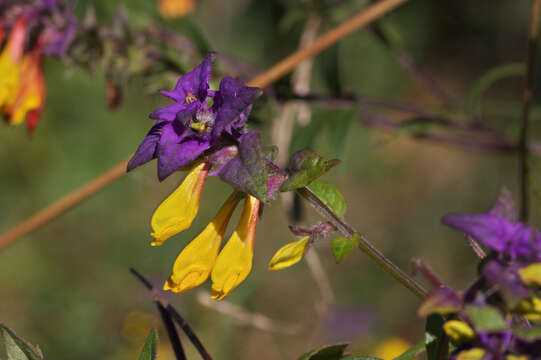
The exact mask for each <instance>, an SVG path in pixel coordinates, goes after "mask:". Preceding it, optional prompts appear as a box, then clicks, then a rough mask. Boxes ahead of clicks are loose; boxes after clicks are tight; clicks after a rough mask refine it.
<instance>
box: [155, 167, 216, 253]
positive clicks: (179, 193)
mask: <svg viewBox="0 0 541 360" xmlns="http://www.w3.org/2000/svg"><path fill="white" fill-rule="evenodd" d="M209 168H210V164H209V163H205V162H203V163H200V164H196V165H195V166H194V167H193V168H192V169H191V170H190V172H189V173H188V175H187V176H186V178H185V179H184V181H183V182H182V184H180V186H179V187H178V188H177V189H176V190H175V191H174V192H173V193H172V194H171V195H169V197H167V199H165V200H164V201H163V202H162V203H161V204H160V206H158V208H157V209H156V211H154V215H152V220H151V226H152V230H153V231H154V232H153V233H151V234H150V235H152V237H153V238H154V240H153V241H152V242H151V243H150V245H152V246H159V245H161V244H163V242H164V241H165V240H167V239H168V238H170V237H171V236H173V235H176V234H178V233H179V232H181V231H183V230H186V229H187V228H189V227H190V225H191V224H192V221H193V219H195V216H196V215H197V211H198V210H199V200H200V198H201V191H202V190H203V184H204V183H205V179H206V178H207V174H208V171H209Z"/></svg>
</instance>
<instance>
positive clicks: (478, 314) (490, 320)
mask: <svg viewBox="0 0 541 360" xmlns="http://www.w3.org/2000/svg"><path fill="white" fill-rule="evenodd" d="M466 314H468V317H469V318H470V320H471V322H472V324H473V327H474V328H475V331H496V330H504V329H506V328H507V325H506V324H505V320H504V319H503V316H502V315H501V314H500V312H499V311H498V310H497V309H496V308H494V307H490V306H483V307H478V306H467V307H466Z"/></svg>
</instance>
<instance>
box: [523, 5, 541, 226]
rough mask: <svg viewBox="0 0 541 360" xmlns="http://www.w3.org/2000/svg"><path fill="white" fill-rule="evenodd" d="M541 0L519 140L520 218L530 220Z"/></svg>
mask: <svg viewBox="0 0 541 360" xmlns="http://www.w3.org/2000/svg"><path fill="white" fill-rule="evenodd" d="M540 7H541V0H533V1H532V9H531V20H530V32H529V38H528V60H527V66H528V67H527V73H526V85H525V87H524V94H523V107H522V128H521V131H520V140H519V181H520V220H522V221H528V215H529V214H528V212H529V199H528V195H529V182H530V179H529V174H530V168H529V165H528V129H529V117H530V106H531V103H532V92H533V82H534V64H535V53H536V50H537V39H538V33H539V8H540Z"/></svg>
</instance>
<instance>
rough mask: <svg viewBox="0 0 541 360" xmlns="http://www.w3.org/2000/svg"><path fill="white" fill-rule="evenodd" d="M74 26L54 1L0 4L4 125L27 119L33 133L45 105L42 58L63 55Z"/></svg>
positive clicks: (67, 12) (0, 108)
mask: <svg viewBox="0 0 541 360" xmlns="http://www.w3.org/2000/svg"><path fill="white" fill-rule="evenodd" d="M58 15H61V16H58ZM53 18H54V19H55V21H53ZM56 19H59V20H56ZM74 24H75V20H74V17H73V15H72V13H71V9H69V8H67V7H66V6H61V5H59V4H57V3H56V2H55V1H53V0H41V1H17V2H8V3H6V4H4V3H2V4H0V48H1V52H0V111H1V112H2V115H3V117H4V119H5V121H6V122H7V123H9V124H12V125H18V124H21V123H22V122H23V121H24V120H25V119H26V124H27V128H28V131H29V132H32V131H33V130H34V128H35V127H36V125H37V123H38V122H39V118H40V115H41V112H42V110H43V105H44V103H45V80H44V77H43V70H42V59H43V55H44V54H51V55H55V56H62V55H63V54H64V53H65V51H66V49H67V48H68V46H69V44H70V43H71V41H72V40H73V36H74ZM36 34H37V35H36Z"/></svg>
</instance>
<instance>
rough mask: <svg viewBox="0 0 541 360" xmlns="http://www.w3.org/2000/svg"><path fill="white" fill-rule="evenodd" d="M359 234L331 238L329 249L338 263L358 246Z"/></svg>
mask: <svg viewBox="0 0 541 360" xmlns="http://www.w3.org/2000/svg"><path fill="white" fill-rule="evenodd" d="M359 239H360V235H359V234H358V233H355V234H353V236H352V237H350V238H347V237H345V236H339V237H336V238H334V239H332V240H331V250H332V253H333V255H334V258H335V260H336V262H337V263H340V262H341V261H342V260H343V259H344V257H346V255H347V254H349V253H350V252H351V251H352V250H353V249H355V248H356V247H357V246H359Z"/></svg>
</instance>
